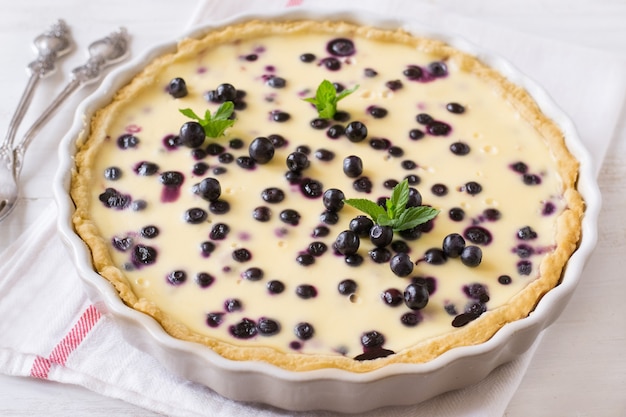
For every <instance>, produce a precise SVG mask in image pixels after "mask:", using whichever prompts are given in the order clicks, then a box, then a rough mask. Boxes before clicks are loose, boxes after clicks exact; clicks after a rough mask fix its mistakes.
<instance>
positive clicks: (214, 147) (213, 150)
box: [206, 142, 226, 156]
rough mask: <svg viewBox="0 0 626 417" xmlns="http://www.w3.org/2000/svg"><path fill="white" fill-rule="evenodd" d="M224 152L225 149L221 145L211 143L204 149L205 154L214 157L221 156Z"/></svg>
mask: <svg viewBox="0 0 626 417" xmlns="http://www.w3.org/2000/svg"><path fill="white" fill-rule="evenodd" d="M225 150H226V148H224V147H223V146H222V145H220V144H219V143H215V142H211V143H209V144H208V145H207V147H206V152H207V154H209V155H211V156H216V155H219V154H221V153H222V152H224V151H225Z"/></svg>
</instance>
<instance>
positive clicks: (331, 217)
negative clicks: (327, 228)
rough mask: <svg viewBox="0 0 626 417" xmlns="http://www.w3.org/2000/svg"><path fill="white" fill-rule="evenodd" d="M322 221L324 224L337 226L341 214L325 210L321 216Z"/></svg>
mask: <svg viewBox="0 0 626 417" xmlns="http://www.w3.org/2000/svg"><path fill="white" fill-rule="evenodd" d="M320 221H321V222H322V223H324V224H330V225H333V224H337V223H339V214H338V213H337V212H336V211H330V210H324V211H323V212H322V214H320Z"/></svg>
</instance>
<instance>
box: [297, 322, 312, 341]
mask: <svg viewBox="0 0 626 417" xmlns="http://www.w3.org/2000/svg"><path fill="white" fill-rule="evenodd" d="M293 331H294V334H295V335H296V337H297V338H298V339H300V340H309V339H310V338H312V337H313V335H314V334H315V329H314V328H313V325H312V324H310V323H307V322H302V323H298V324H297V325H296V326H295V327H294V329H293Z"/></svg>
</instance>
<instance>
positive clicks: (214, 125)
mask: <svg viewBox="0 0 626 417" xmlns="http://www.w3.org/2000/svg"><path fill="white" fill-rule="evenodd" d="M234 124H235V121H234V120H211V121H210V122H209V123H208V124H206V125H205V126H203V127H204V133H206V135H207V136H208V137H210V138H218V137H220V136H222V135H223V134H224V131H225V130H226V129H228V128H229V127H231V126H232V125H234Z"/></svg>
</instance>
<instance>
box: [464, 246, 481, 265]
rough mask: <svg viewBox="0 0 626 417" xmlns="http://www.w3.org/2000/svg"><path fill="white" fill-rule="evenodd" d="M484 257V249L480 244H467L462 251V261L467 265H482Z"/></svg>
mask: <svg viewBox="0 0 626 417" xmlns="http://www.w3.org/2000/svg"><path fill="white" fill-rule="evenodd" d="M482 259H483V251H482V249H480V248H479V247H478V246H473V245H469V246H466V247H465V248H464V249H463V251H462V252H461V262H463V265H465V266H469V267H476V266H478V265H480V263H481V261H482Z"/></svg>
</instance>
